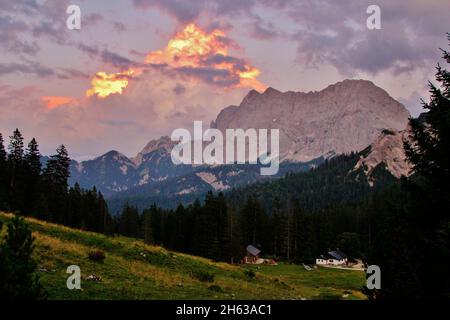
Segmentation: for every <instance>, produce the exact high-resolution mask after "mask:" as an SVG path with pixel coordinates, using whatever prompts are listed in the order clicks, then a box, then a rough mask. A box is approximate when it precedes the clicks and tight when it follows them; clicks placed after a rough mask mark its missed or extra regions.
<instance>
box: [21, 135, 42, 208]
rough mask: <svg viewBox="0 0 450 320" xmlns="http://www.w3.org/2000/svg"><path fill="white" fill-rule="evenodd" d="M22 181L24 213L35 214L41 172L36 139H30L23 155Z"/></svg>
mask: <svg viewBox="0 0 450 320" xmlns="http://www.w3.org/2000/svg"><path fill="white" fill-rule="evenodd" d="M24 174H25V176H24V181H25V185H24V188H25V203H24V209H25V213H26V214H30V215H33V216H37V212H36V210H37V209H38V208H37V207H38V202H39V201H38V199H39V192H40V188H39V181H40V174H41V154H40V153H39V146H38V144H37V142H36V139H34V138H33V139H32V140H31V141H30V143H29V144H28V148H27V150H26V152H25V157H24Z"/></svg>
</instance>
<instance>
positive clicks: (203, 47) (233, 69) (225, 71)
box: [86, 24, 267, 99]
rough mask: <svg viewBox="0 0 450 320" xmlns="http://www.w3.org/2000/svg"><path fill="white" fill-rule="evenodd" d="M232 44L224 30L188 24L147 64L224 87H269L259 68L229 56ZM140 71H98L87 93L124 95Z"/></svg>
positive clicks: (92, 94)
mask: <svg viewBox="0 0 450 320" xmlns="http://www.w3.org/2000/svg"><path fill="white" fill-rule="evenodd" d="M229 46H230V44H229V41H228V40H227V39H226V37H225V33H224V32H222V31H220V30H214V31H212V32H210V33H207V32H205V31H203V30H202V29H201V28H200V27H198V26H197V25H195V24H189V25H187V26H186V27H185V28H184V29H183V30H182V31H181V32H178V33H177V34H175V36H174V37H173V38H172V39H171V40H170V41H169V43H168V44H167V46H166V48H165V49H163V50H158V51H153V52H150V53H149V54H148V55H147V57H146V58H145V63H146V64H147V65H164V66H167V67H170V68H172V69H173V70H177V71H180V72H184V73H185V74H188V75H192V76H195V75H197V76H198V77H200V78H201V77H203V78H202V79H203V80H204V81H205V82H208V83H213V84H218V85H222V86H224V87H245V88H253V89H256V90H258V91H263V90H265V89H266V88H267V86H266V85H264V84H263V83H261V82H260V81H259V80H258V79H257V77H258V76H259V75H260V73H261V72H260V71H259V69H257V68H255V67H253V66H251V65H250V64H248V63H247V62H245V61H244V60H242V59H238V58H235V57H232V56H230V55H229V54H228V47H229ZM141 72H142V70H141V69H140V68H134V69H132V68H130V69H128V70H127V71H123V72H118V73H106V72H104V71H100V72H97V73H96V75H95V76H94V77H93V78H92V81H91V85H92V87H91V89H89V90H87V91H86V96H87V97H92V96H95V97H98V98H101V99H105V98H107V97H108V96H110V95H112V94H122V93H123V91H124V90H125V88H126V87H127V86H128V83H129V81H130V79H131V78H133V77H134V76H136V75H137V74H139V73H141Z"/></svg>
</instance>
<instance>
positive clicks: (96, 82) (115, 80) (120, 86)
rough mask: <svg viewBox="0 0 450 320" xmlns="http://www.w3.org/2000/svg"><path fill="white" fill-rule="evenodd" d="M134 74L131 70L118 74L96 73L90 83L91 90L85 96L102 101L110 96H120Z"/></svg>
mask: <svg viewBox="0 0 450 320" xmlns="http://www.w3.org/2000/svg"><path fill="white" fill-rule="evenodd" d="M134 72H135V71H134V70H133V69H129V70H127V71H124V72H118V73H106V72H103V71H101V72H97V73H96V75H95V76H94V78H92V81H91V85H92V88H91V89H89V90H87V91H86V96H87V97H92V96H96V97H99V98H102V99H104V98H106V97H108V96H109V95H111V94H122V92H123V90H124V89H125V88H126V87H127V86H128V82H129V80H130V78H131V77H132V76H133V74H134Z"/></svg>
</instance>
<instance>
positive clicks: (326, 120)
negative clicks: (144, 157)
mask: <svg viewBox="0 0 450 320" xmlns="http://www.w3.org/2000/svg"><path fill="white" fill-rule="evenodd" d="M408 117H409V113H408V111H407V110H406V108H405V107H404V106H403V105H402V104H400V103H399V102H397V101H396V100H394V99H393V98H392V97H391V96H389V94H388V93H387V92H386V91H385V90H383V89H381V88H379V87H377V86H376V85H375V84H373V83H372V82H370V81H366V80H344V81H342V82H338V83H336V84H333V85H330V86H328V87H327V88H325V89H324V90H322V91H318V92H308V93H304V92H292V91H289V92H280V91H278V90H276V89H273V88H268V89H267V90H266V91H265V92H264V93H262V94H260V93H258V92H256V91H254V90H252V91H250V92H249V94H247V96H246V97H245V98H244V100H243V101H242V103H241V104H240V105H239V106H231V107H228V108H225V109H224V110H222V111H221V112H220V113H219V115H218V116H217V119H216V120H215V121H213V122H212V124H211V125H212V127H214V128H217V129H220V130H225V129H228V128H230V129H236V128H242V129H249V128H255V129H264V128H265V129H279V130H280V156H281V159H282V160H289V161H296V162H306V161H310V160H312V159H315V158H318V157H321V156H324V155H327V154H342V153H349V152H352V151H360V150H363V149H364V148H366V147H367V146H368V145H370V144H371V143H372V142H373V141H374V140H375V139H376V138H377V137H378V135H379V134H380V133H381V132H382V130H383V129H384V128H393V129H395V130H403V129H404V128H405V127H406V125H407V122H408Z"/></svg>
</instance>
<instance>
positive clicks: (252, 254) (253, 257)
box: [244, 245, 261, 264]
mask: <svg viewBox="0 0 450 320" xmlns="http://www.w3.org/2000/svg"><path fill="white" fill-rule="evenodd" d="M260 254H261V250H259V249H258V248H256V247H254V246H252V245H248V246H247V248H246V255H245V257H244V263H252V264H253V263H256V262H257V261H258V259H259V255H260Z"/></svg>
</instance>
